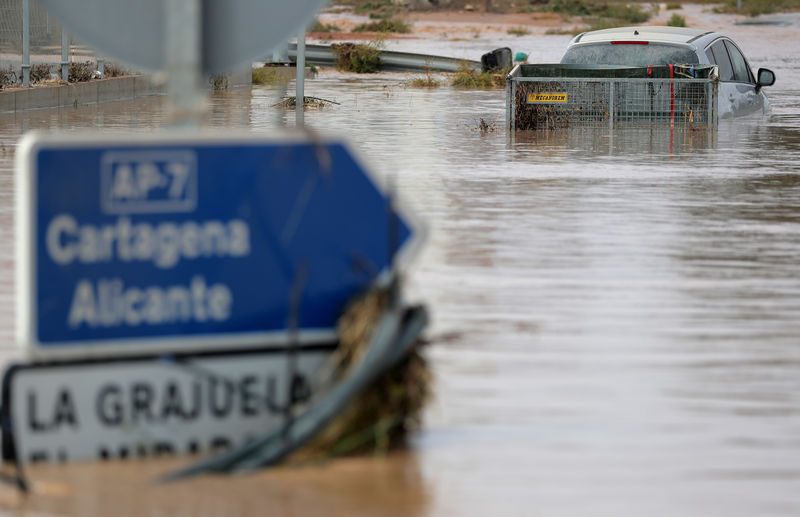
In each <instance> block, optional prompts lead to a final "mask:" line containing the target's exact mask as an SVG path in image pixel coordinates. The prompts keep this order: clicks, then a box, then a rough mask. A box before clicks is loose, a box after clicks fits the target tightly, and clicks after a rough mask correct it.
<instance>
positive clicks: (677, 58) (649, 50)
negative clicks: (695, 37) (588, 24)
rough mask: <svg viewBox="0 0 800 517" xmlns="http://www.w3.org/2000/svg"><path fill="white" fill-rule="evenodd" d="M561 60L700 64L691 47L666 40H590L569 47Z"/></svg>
mask: <svg viewBox="0 0 800 517" xmlns="http://www.w3.org/2000/svg"><path fill="white" fill-rule="evenodd" d="M561 62H562V63H568V64H580V65H625V66H648V65H669V64H673V65H674V64H697V63H699V61H698V60H697V55H696V54H695V53H694V51H693V50H692V49H689V48H686V47H679V46H677V45H667V44H663V43H649V44H647V45H642V44H630V43H617V44H611V43H591V44H588V45H580V46H577V47H573V48H571V49H569V50H567V53H566V54H564V57H563V58H561Z"/></svg>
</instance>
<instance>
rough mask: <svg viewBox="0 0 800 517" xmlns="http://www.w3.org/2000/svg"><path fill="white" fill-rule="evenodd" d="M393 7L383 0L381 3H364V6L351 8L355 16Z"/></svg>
mask: <svg viewBox="0 0 800 517" xmlns="http://www.w3.org/2000/svg"><path fill="white" fill-rule="evenodd" d="M392 7H394V6H393V5H392V2H391V0H384V1H383V2H366V3H364V4H360V5H357V6H355V7H354V8H353V12H354V13H356V14H363V13H368V12H370V11H380V10H383V9H390V8H392Z"/></svg>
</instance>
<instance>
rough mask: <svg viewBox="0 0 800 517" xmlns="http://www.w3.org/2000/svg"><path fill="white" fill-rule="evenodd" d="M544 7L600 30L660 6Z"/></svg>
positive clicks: (577, 1)
mask: <svg viewBox="0 0 800 517" xmlns="http://www.w3.org/2000/svg"><path fill="white" fill-rule="evenodd" d="M797 1H800V0H797ZM542 9H543V10H545V11H549V12H554V13H561V14H563V15H565V16H580V17H582V18H583V22H584V23H586V24H588V25H590V28H589V30H598V29H599V28H611V27H619V26H620V25H637V24H640V23H644V22H646V21H647V20H649V19H650V17H651V16H652V15H653V14H654V13H657V12H658V9H659V6H658V4H652V6H651V8H650V9H646V8H644V7H643V6H642V5H641V4H635V3H634V4H627V3H616V2H613V3H609V2H606V1H599V0H550V2H549V3H548V4H547V5H545V6H543V8H542ZM578 32H580V31H578Z"/></svg>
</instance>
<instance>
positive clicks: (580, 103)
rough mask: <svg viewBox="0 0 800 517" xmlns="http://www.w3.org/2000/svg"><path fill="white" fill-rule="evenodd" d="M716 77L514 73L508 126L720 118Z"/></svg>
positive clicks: (709, 122)
mask: <svg viewBox="0 0 800 517" xmlns="http://www.w3.org/2000/svg"><path fill="white" fill-rule="evenodd" d="M717 95H718V93H717V82H716V80H714V79H661V78H658V79H644V78H573V77H569V78H568V77H558V78H549V77H536V78H529V77H512V76H510V77H509V80H508V85H507V103H508V105H507V119H508V126H509V128H510V129H512V130H514V129H516V130H536V129H548V130H552V129H566V128H569V127H574V126H581V127H587V126H603V127H608V126H615V125H620V124H637V123H639V124H654V123H655V124H660V123H665V122H666V123H669V124H670V125H673V126H674V125H680V126H683V127H696V126H706V127H708V126H713V125H715V124H716V117H717V114H716V105H717Z"/></svg>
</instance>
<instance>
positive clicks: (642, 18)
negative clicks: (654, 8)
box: [594, 4, 650, 25]
mask: <svg viewBox="0 0 800 517" xmlns="http://www.w3.org/2000/svg"><path fill="white" fill-rule="evenodd" d="M594 14H596V15H597V16H600V17H602V18H610V19H612V20H619V21H620V22H623V23H620V25H629V24H632V25H635V24H639V23H644V22H646V21H647V20H649V19H650V13H649V12H647V11H645V10H643V9H642V7H641V6H639V5H637V4H631V5H628V4H604V5H603V6H602V7H599V8H598V9H597V10H596V11H595V13H594Z"/></svg>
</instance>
